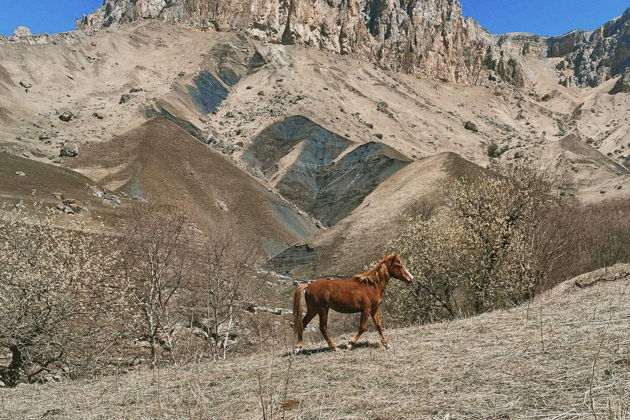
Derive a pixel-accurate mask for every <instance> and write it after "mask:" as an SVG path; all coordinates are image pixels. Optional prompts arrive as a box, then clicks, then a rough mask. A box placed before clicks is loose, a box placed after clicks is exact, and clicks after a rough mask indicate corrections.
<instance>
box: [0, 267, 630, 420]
mask: <svg viewBox="0 0 630 420" xmlns="http://www.w3.org/2000/svg"><path fill="white" fill-rule="evenodd" d="M597 279H599V280H600V281H596V280H597ZM578 280H579V281H580V282H581V284H582V285H583V286H584V285H586V286H584V287H578V286H576V285H575V279H574V280H571V281H568V282H565V283H563V284H561V285H560V286H558V287H557V288H555V289H553V290H551V291H549V292H547V293H545V294H543V295H542V296H540V297H538V298H537V299H535V300H534V301H533V302H530V303H529V304H526V305H523V306H519V307H516V308H512V309H509V310H500V311H496V312H492V313H487V314H484V315H481V316H477V317H474V318H468V319H463V320H459V321H453V322H446V323H442V324H433V325H426V326H423V327H417V328H408V329H400V330H389V331H386V332H388V335H389V338H390V341H391V342H392V343H394V348H393V349H391V350H387V351H386V350H384V349H383V348H382V347H380V346H378V345H374V344H370V345H363V346H361V347H358V348H356V349H354V350H352V351H341V352H337V353H333V352H329V351H317V352H307V353H306V354H302V355H299V356H292V355H290V353H282V352H279V351H278V350H275V351H273V352H272V351H269V352H266V353H264V354H257V355H254V356H250V357H243V358H238V359H233V360H228V361H226V362H217V363H207V364H205V363H204V364H196V365H191V366H185V367H182V368H179V369H176V368H171V369H168V370H160V371H155V372H139V373H131V374H128V375H126V376H120V377H115V376H111V377H105V378H102V379H99V380H93V381H81V382H66V383H61V384H55V385H43V386H21V387H18V388H17V389H12V390H2V391H0V416H1V417H2V418H41V417H42V415H43V414H45V413H47V412H48V413H53V414H52V415H49V416H47V418H85V419H95V418H153V417H164V418H238V419H249V418H267V419H272V418H277V419H279V418H302V419H312V418H362V419H363V418H372V419H377V418H381V419H382V418H446V416H449V418H451V419H462V418H466V419H470V418H475V419H476V418H479V419H481V418H484V419H485V418H527V419H536V418H550V419H571V418H597V419H624V418H628V416H630V328H629V324H630V322H629V321H630V299H629V297H630V287H629V285H630V265H619V266H616V267H614V268H612V269H609V270H607V271H605V270H598V271H596V272H594V273H590V274H588V275H586V276H580V278H579V279H578ZM601 280H609V281H601ZM367 337H368V340H369V341H370V342H371V343H376V342H377V341H378V339H377V337H376V335H372V334H369V335H368V336H367ZM337 339H338V341H341V339H340V338H339V337H338V338H337ZM320 346H321V347H323V346H324V345H323V343H320ZM287 347H288V346H287ZM279 353H282V354H279Z"/></svg>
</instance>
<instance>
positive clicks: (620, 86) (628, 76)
mask: <svg viewBox="0 0 630 420" xmlns="http://www.w3.org/2000/svg"><path fill="white" fill-rule="evenodd" d="M609 93H610V94H611V95H616V94H617V93H630V67H628V68H626V70H625V71H624V72H623V74H622V75H621V77H620V78H619V80H617V83H615V86H613V88H612V89H611V90H610V92H609Z"/></svg>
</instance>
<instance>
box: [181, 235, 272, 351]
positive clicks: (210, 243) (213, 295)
mask: <svg viewBox="0 0 630 420" xmlns="http://www.w3.org/2000/svg"><path fill="white" fill-rule="evenodd" d="M200 249H201V254H200V255H199V256H198V258H197V262H196V265H195V268H196V276H195V277H194V279H193V283H192V284H189V285H188V286H187V288H188V291H189V297H188V299H187V302H188V304H189V305H191V308H192V309H193V319H194V323H195V324H196V325H199V326H200V327H201V328H202V329H203V330H204V331H205V332H206V333H207V335H208V337H209V338H210V339H211V340H212V343H213V351H214V354H215V357H221V358H223V359H225V358H226V357H227V352H228V346H229V342H230V334H231V333H232V331H233V328H234V327H235V324H236V323H237V322H238V321H239V319H238V318H239V315H240V314H241V313H242V311H243V310H244V309H245V307H246V306H247V305H248V304H250V303H251V300H252V298H253V297H254V295H255V294H256V293H257V292H258V290H259V289H260V281H259V280H258V279H257V278H256V277H255V276H254V263H255V262H256V259H257V258H258V256H259V255H258V252H257V249H256V248H255V247H254V246H252V245H249V244H244V243H242V242H240V241H238V240H237V239H236V238H234V236H233V235H231V234H230V233H228V232H215V233H214V234H212V235H210V236H209V237H208V238H205V239H204V240H203V243H202V244H201V247H200Z"/></svg>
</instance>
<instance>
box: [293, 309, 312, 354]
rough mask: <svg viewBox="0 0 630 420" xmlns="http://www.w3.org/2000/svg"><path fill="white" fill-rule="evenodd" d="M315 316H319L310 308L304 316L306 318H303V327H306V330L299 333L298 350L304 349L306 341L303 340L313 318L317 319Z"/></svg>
mask: <svg viewBox="0 0 630 420" xmlns="http://www.w3.org/2000/svg"><path fill="white" fill-rule="evenodd" d="M315 315H317V311H315V310H312V309H311V308H310V307H309V308H308V309H307V311H306V315H304V318H302V326H304V329H303V330H302V331H298V342H297V344H296V345H295V348H296V349H301V348H302V347H304V339H303V338H302V337H303V334H304V330H305V329H306V326H307V325H308V323H309V322H311V321H312V320H313V318H315Z"/></svg>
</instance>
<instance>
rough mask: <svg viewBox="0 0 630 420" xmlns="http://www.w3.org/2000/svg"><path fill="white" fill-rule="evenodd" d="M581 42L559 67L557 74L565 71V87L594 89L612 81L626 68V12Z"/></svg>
mask: <svg viewBox="0 0 630 420" xmlns="http://www.w3.org/2000/svg"><path fill="white" fill-rule="evenodd" d="M581 35H582V37H581V38H582V39H580V41H581V42H580V41H578V42H575V45H574V47H573V48H572V49H571V50H570V52H569V53H568V54H567V55H566V56H565V59H564V61H563V62H562V63H560V65H559V66H560V67H559V68H560V70H565V69H566V70H569V72H568V74H566V76H565V77H564V78H563V80H562V82H563V84H565V85H569V84H577V85H580V86H597V85H599V84H601V83H602V82H605V81H606V80H609V79H611V78H613V77H616V76H618V75H620V74H622V73H623V72H624V70H625V69H626V68H627V67H629V66H630V9H628V10H626V12H625V13H624V14H623V16H621V17H619V18H617V19H615V20H612V21H610V22H608V23H606V24H605V25H603V26H601V27H600V28H599V29H596V30H595V31H592V32H587V33H582V34H581Z"/></svg>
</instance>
